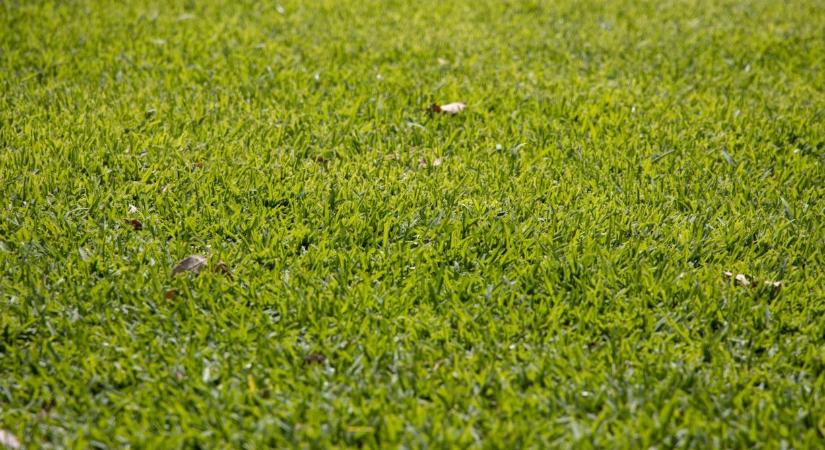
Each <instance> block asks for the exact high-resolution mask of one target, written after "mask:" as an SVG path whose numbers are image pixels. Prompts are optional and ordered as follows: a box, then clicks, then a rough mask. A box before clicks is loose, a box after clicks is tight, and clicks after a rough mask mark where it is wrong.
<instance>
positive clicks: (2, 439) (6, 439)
mask: <svg viewBox="0 0 825 450" xmlns="http://www.w3.org/2000/svg"><path fill="white" fill-rule="evenodd" d="M0 446H3V447H6V448H10V449H12V450H17V449H19V448H22V446H21V445H20V441H19V440H17V436H15V435H13V434H11V431H6V430H3V429H0Z"/></svg>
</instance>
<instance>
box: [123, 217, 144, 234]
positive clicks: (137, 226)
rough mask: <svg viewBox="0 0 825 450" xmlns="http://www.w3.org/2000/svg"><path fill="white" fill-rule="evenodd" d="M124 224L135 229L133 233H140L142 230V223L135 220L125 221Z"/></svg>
mask: <svg viewBox="0 0 825 450" xmlns="http://www.w3.org/2000/svg"><path fill="white" fill-rule="evenodd" d="M126 224H127V225H131V226H132V228H134V229H135V231H140V230H142V229H143V223H141V222H140V221H139V220H137V219H126Z"/></svg>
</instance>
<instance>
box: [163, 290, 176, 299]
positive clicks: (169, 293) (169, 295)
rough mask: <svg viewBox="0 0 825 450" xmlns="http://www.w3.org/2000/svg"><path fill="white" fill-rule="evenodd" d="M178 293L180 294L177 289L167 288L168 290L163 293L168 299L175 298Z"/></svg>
mask: <svg viewBox="0 0 825 450" xmlns="http://www.w3.org/2000/svg"><path fill="white" fill-rule="evenodd" d="M176 295H178V290H177V289H167V290H166V292H164V293H163V298H165V299H166V300H174V299H175V296H176Z"/></svg>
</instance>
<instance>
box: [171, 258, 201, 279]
mask: <svg viewBox="0 0 825 450" xmlns="http://www.w3.org/2000/svg"><path fill="white" fill-rule="evenodd" d="M204 267H206V258H205V257H203V256H201V255H192V256H187V257H186V258H184V259H183V261H181V262H179V263H178V265H177V266H175V268H174V269H172V275H173V276H174V275H177V274H179V273H181V272H193V273H198V272H200V271H201V269H203V268H204Z"/></svg>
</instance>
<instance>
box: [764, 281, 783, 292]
mask: <svg viewBox="0 0 825 450" xmlns="http://www.w3.org/2000/svg"><path fill="white" fill-rule="evenodd" d="M765 286H768V287H769V288H771V289H773V290H775V291H778V290H780V289H782V282H781V281H773V280H765Z"/></svg>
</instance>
